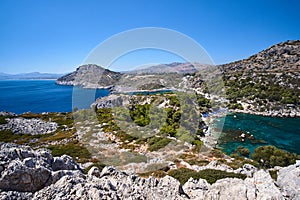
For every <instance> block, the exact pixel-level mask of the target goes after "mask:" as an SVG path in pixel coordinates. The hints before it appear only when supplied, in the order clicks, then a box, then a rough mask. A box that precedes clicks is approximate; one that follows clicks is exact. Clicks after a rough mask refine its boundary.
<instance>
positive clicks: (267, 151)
mask: <svg viewBox="0 0 300 200" xmlns="http://www.w3.org/2000/svg"><path fill="white" fill-rule="evenodd" d="M252 159H253V160H255V161H257V162H259V163H260V165H261V166H262V167H266V168H272V167H275V166H281V167H285V166H288V165H291V164H294V163H295V162H296V160H297V159H300V155H297V154H295V153H289V152H287V151H284V150H281V149H278V148H276V147H274V146H260V147H257V148H256V149H255V150H254V153H253V154H252Z"/></svg>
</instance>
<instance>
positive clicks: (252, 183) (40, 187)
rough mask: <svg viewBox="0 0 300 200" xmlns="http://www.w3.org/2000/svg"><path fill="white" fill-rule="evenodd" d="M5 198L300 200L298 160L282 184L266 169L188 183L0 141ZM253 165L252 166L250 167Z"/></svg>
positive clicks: (281, 174) (280, 178) (1, 190)
mask: <svg viewBox="0 0 300 200" xmlns="http://www.w3.org/2000/svg"><path fill="white" fill-rule="evenodd" d="M0 150H1V151H0V152H1V153H0V166H1V167H0V174H1V177H0V193H1V194H0V197H1V199H49V200H50V199H222V200H223V199H224V200H226V199H239V200H243V199H245V200H246V199H247V200H254V199H274V200H275V199H276V200H277V199H278V200H279V199H280V200H281V199H299V194H300V191H299V182H300V177H299V163H297V164H295V165H292V166H289V167H285V168H282V169H280V171H279V175H278V181H277V183H278V185H279V186H276V185H275V181H274V180H273V179H272V178H271V177H270V174H269V173H268V172H266V171H264V170H256V169H253V166H249V165H247V166H245V167H244V168H245V169H247V170H248V171H251V172H253V174H251V176H248V178H246V179H245V180H242V179H237V178H226V179H221V180H218V181H217V182H216V183H214V184H209V183H208V182H207V181H206V180H204V179H199V180H194V179H193V178H190V179H189V180H188V181H187V182H186V183H185V184H184V185H181V184H180V183H179V181H177V180H176V179H174V178H172V177H170V176H165V177H163V178H161V179H159V180H158V179H156V178H153V177H149V178H141V177H138V176H137V175H134V174H126V173H124V172H121V171H119V170H116V169H115V168H114V167H105V168H104V169H103V170H102V171H100V170H99V169H98V168H97V167H92V168H91V169H90V170H89V172H88V174H87V175H86V174H84V173H82V171H81V170H80V167H79V166H78V165H77V164H76V163H75V162H74V161H73V160H72V159H71V158H70V157H69V156H62V157H54V158H53V157H52V156H51V154H49V153H48V152H47V151H45V150H37V151H33V150H32V149H31V148H29V147H25V146H18V145H14V144H7V143H0ZM249 169H251V170H249Z"/></svg>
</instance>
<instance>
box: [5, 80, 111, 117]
mask: <svg viewBox="0 0 300 200" xmlns="http://www.w3.org/2000/svg"><path fill="white" fill-rule="evenodd" d="M107 95H109V90H105V89H103V90H102V89H97V90H95V89H82V88H78V87H73V86H63V85H56V84H55V80H1V81H0V111H9V112H14V113H16V114H21V113H24V112H33V113H41V112H70V111H72V108H75V107H76V108H79V109H82V108H89V107H90V105H91V103H93V102H94V101H95V99H96V98H98V97H102V96H107Z"/></svg>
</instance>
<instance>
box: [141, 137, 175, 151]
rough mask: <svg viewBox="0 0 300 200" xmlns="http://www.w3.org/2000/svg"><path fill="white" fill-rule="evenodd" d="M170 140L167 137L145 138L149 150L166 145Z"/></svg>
mask: <svg viewBox="0 0 300 200" xmlns="http://www.w3.org/2000/svg"><path fill="white" fill-rule="evenodd" d="M171 141H172V140H171V139H169V138H162V137H152V138H149V139H148V140H147V143H148V144H149V151H157V150H159V149H161V148H163V147H165V146H167V145H168V144H169V143H170V142H171Z"/></svg>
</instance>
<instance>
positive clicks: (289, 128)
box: [214, 113, 300, 154]
mask: <svg viewBox="0 0 300 200" xmlns="http://www.w3.org/2000/svg"><path fill="white" fill-rule="evenodd" d="M224 120H225V121H224ZM222 121H223V122H224V126H223V130H222V134H221V137H220V138H219V143H220V144H219V147H220V148H222V150H223V151H225V152H226V153H228V154H230V153H233V152H234V151H235V150H236V148H237V147H238V146H243V147H246V148H248V149H250V151H251V152H253V150H254V149H255V148H256V147H258V146H261V145H274V146H276V147H278V148H280V149H284V150H287V151H290V152H294V153H298V154H300V118H274V117H263V116H257V115H250V114H238V113H235V114H230V115H227V116H226V117H223V118H219V119H216V120H215V122H214V127H215V128H216V129H220V128H222ZM242 134H244V135H245V137H241V135H242Z"/></svg>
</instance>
